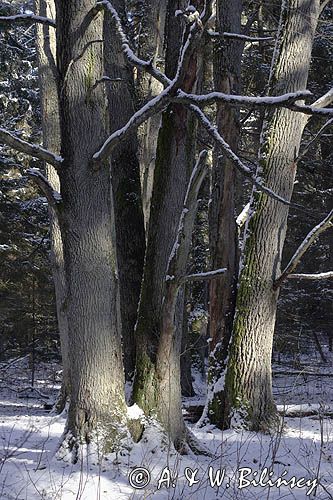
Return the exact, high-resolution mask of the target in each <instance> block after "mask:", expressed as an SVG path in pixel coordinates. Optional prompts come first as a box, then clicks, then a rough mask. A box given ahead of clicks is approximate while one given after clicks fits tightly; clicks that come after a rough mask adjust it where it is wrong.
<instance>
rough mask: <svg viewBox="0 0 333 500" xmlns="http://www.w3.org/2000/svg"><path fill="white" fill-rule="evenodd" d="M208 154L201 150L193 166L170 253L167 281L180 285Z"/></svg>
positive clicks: (207, 167)
mask: <svg viewBox="0 0 333 500" xmlns="http://www.w3.org/2000/svg"><path fill="white" fill-rule="evenodd" d="M207 155H208V152H207V151H206V150H203V151H201V153H200V155H199V157H198V160H197V162H196V164H195V167H194V168H193V172H192V175H191V178H190V182H189V185H188V188H187V192H186V196H185V200H184V208H183V212H182V214H181V216H180V220H179V225H178V232H177V236H176V240H175V242H174V245H173V248H172V250H171V253H170V258H169V262H168V267H167V276H166V281H173V280H175V281H176V283H177V284H178V285H181V283H182V280H183V278H184V272H185V266H186V262H187V258H188V252H189V249H190V245H191V236H192V231H193V225H194V220H195V214H196V210H197V200H198V195H199V190H200V187H201V185H202V182H203V180H204V178H205V176H206V174H207V172H208V170H209V165H208V163H207V161H206V159H207Z"/></svg>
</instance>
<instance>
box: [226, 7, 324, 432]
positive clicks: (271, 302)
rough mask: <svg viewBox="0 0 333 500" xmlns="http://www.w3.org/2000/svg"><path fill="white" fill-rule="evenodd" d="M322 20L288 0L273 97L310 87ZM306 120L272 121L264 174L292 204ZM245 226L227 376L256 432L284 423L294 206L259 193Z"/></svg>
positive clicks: (279, 114)
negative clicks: (281, 399) (282, 297)
mask: <svg viewBox="0 0 333 500" xmlns="http://www.w3.org/2000/svg"><path fill="white" fill-rule="evenodd" d="M318 16H319V0H315V1H312V2H308V1H307V0H290V1H289V2H283V5H282V13H281V21H280V29H281V30H282V34H281V33H280V37H279V41H278V46H277V48H276V51H275V60H274V61H273V66H272V73H271V81H270V89H271V94H272V95H274V94H279V93H285V92H295V91H297V90H304V89H305V88H306V84H307V77H308V71H309V66H310V60H311V49H312V43H313V38H314V34H315V29H316V24H317V20H318ZM306 121H307V120H306V118H304V115H302V114H298V113H293V112H292V111H290V110H288V109H277V110H275V111H273V112H271V113H268V114H267V116H266V120H265V124H264V127H263V132H262V144H263V146H262V150H261V153H260V163H259V168H258V176H260V178H261V179H262V182H263V184H265V185H266V186H268V187H269V188H270V189H272V190H273V191H274V192H275V193H277V194H278V195H280V196H282V197H283V198H285V199H287V200H289V199H291V196H292V192H293V184H294V179H295V173H296V167H295V165H294V160H295V157H297V154H298V150H299V146H300V141H301V137H302V132H303V129H304V126H305V124H306ZM250 213H251V215H250V217H249V219H248V221H247V225H246V229H245V241H244V250H243V256H242V262H241V271H240V276H239V284H238V293H237V303H236V315H235V320H234V327H233V335H232V341H231V346H230V353H229V361H228V367H227V373H226V380H225V384H226V392H227V403H228V410H229V417H230V418H231V422H232V423H237V422H238V423H242V424H243V425H245V426H247V427H249V428H251V429H254V430H269V429H271V428H272V427H274V426H275V425H276V424H277V423H278V415H277V411H276V406H275V404H274V400H273V396H272V380H271V355H272V342H273V334H274V325H275V315H276V307H277V299H278V292H277V291H275V290H274V289H273V283H274V280H275V279H276V278H277V277H278V275H279V273H280V263H281V255H282V250H283V245H284V240H285V234H286V228H287V218H288V207H287V206H285V205H282V204H281V203H280V202H278V201H276V200H273V199H272V198H271V197H268V196H267V194H265V193H259V192H257V191H256V190H253V193H252V200H251V212H250Z"/></svg>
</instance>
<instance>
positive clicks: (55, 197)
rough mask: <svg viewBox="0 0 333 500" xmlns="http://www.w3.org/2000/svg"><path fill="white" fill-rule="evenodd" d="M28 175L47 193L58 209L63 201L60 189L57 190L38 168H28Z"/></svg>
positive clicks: (49, 200) (47, 196) (49, 199)
mask: <svg viewBox="0 0 333 500" xmlns="http://www.w3.org/2000/svg"><path fill="white" fill-rule="evenodd" d="M27 175H28V177H30V178H31V179H33V180H34V182H35V183H36V184H37V185H38V187H39V188H40V189H41V191H42V192H43V194H44V195H45V197H46V199H47V201H48V202H49V204H50V205H51V206H52V207H53V208H55V209H57V208H58V205H59V204H60V203H61V196H60V193H58V191H55V190H54V189H53V187H52V186H51V184H50V182H49V181H48V180H47V178H46V177H45V176H44V175H43V174H42V172H41V171H40V170H38V168H29V169H28V170H27Z"/></svg>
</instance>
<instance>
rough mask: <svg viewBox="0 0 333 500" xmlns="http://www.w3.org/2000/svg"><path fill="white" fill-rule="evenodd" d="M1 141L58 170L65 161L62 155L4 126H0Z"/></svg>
mask: <svg viewBox="0 0 333 500" xmlns="http://www.w3.org/2000/svg"><path fill="white" fill-rule="evenodd" d="M0 141H1V142H2V143H3V144H6V145H7V146H10V147H11V148H13V149H16V150H17V151H20V152H21V153H25V154H27V155H29V156H32V157H34V158H38V159H39V160H42V161H46V162H47V163H49V164H50V165H53V167H54V168H55V169H57V170H58V169H59V168H60V166H61V164H62V162H63V158H62V157H61V156H58V155H56V154H54V153H52V152H51V151H48V150H47V149H44V148H42V147H41V146H38V145H37V144H30V143H29V142H26V141H23V140H22V139H19V138H18V137H16V135H14V134H12V133H11V132H9V131H8V130H5V129H3V128H0Z"/></svg>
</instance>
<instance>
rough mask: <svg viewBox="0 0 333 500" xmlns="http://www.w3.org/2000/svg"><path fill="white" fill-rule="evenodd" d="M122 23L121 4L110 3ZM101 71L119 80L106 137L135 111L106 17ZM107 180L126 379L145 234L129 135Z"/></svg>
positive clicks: (134, 146)
mask: <svg viewBox="0 0 333 500" xmlns="http://www.w3.org/2000/svg"><path fill="white" fill-rule="evenodd" d="M113 6H114V7H115V8H116V9H117V11H118V13H119V15H120V16H121V18H122V19H123V20H125V19H126V14H125V6H124V1H123V0H116V1H113ZM105 28H106V29H105V42H106V49H105V68H106V73H107V75H108V77H111V78H113V79H114V78H120V79H121V81H118V82H114V83H111V84H110V83H107V89H108V102H109V113H110V129H111V130H110V132H111V133H112V132H114V131H116V130H118V129H120V128H121V127H123V126H124V125H125V123H126V122H127V121H128V120H129V119H130V117H131V116H132V114H133V113H134V111H135V106H134V96H135V92H134V80H133V69H132V68H130V67H128V65H127V64H126V61H125V60H124V55H123V52H122V49H121V43H120V41H119V37H118V36H115V30H114V28H113V23H112V20H111V16H110V14H106V24H105ZM111 178H112V189H113V197H114V213H115V225H116V241H117V262H118V272H119V286H120V310H121V331H122V340H123V353H124V365H125V375H126V379H127V380H131V378H132V377H133V375H134V370H135V357H136V342H135V337H134V327H135V323H136V319H137V310H138V303H139V297H140V289H141V281H142V273H143V263H144V254H145V230H144V219H143V210H142V198H141V187H140V170H139V161H138V141H137V137H136V134H135V133H133V134H132V135H131V136H129V137H128V138H127V139H126V140H125V141H123V142H122V143H121V144H120V145H119V146H118V147H117V148H116V149H115V150H114V151H113V152H112V157H111Z"/></svg>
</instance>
